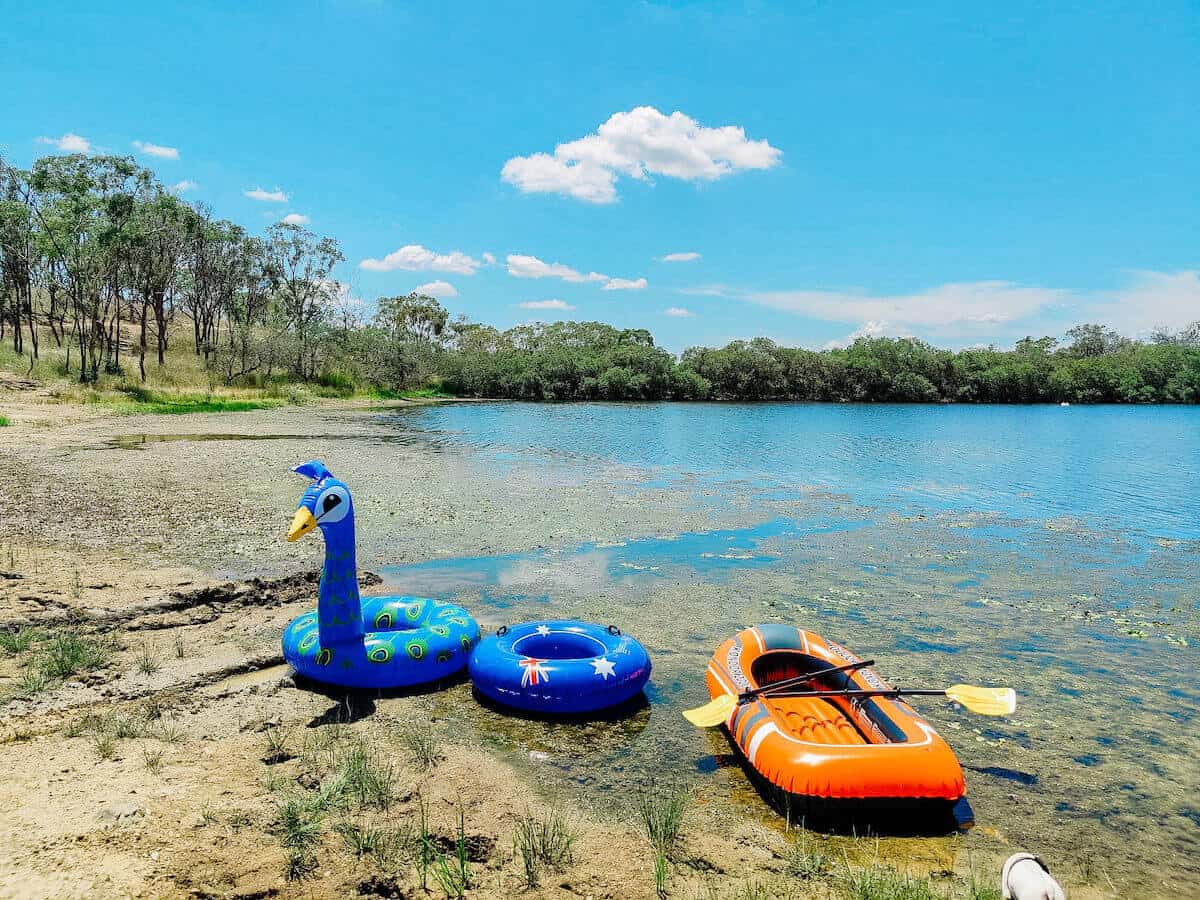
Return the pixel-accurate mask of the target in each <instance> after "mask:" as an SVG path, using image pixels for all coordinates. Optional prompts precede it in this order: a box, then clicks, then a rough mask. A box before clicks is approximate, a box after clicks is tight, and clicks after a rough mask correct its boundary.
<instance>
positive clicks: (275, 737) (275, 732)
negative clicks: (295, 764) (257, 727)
mask: <svg viewBox="0 0 1200 900" xmlns="http://www.w3.org/2000/svg"><path fill="white" fill-rule="evenodd" d="M266 739H267V748H266V752H265V753H264V754H263V758H262V761H263V762H264V763H266V764H267V765H268V766H274V765H277V764H278V763H282V762H287V761H288V760H289V759H292V757H293V754H292V752H291V750H289V749H288V736H287V733H286V732H283V731H280V730H279V729H278V728H268V729H267V731H266Z"/></svg>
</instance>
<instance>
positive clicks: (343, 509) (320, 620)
mask: <svg viewBox="0 0 1200 900" xmlns="http://www.w3.org/2000/svg"><path fill="white" fill-rule="evenodd" d="M292 471H293V472H296V473H297V474H299V475H303V476H304V477H306V478H309V479H312V484H310V485H309V488H308V490H306V491H305V492H304V496H303V497H302V498H301V499H300V505H299V507H298V508H297V510H296V515H295V518H293V519H292V527H291V528H290V529H289V531H288V535H287V538H288V540H289V541H295V540H298V539H299V538H301V537H303V536H304V535H306V534H308V533H309V532H311V531H314V530H315V529H317V528H319V529H320V530H321V534H322V536H323V537H324V538H325V565H324V567H323V568H322V570H321V583H320V587H319V588H318V591H317V608H316V610H314V611H311V612H307V613H304V614H303V615H301V616H297V617H296V618H295V619H293V620H292V622H291V623H290V624H289V625H288V626H287V628H286V629H285V630H284V632H283V656H284V658H285V659H286V660H287V661H288V662H289V663H291V664H292V667H293V668H294V669H295V670H296V671H297V672H298V673H299V674H301V675H303V676H305V677H306V678H311V679H313V680H315V681H322V682H326V683H329V684H337V685H341V686H343V687H352V688H379V689H387V688H403V687H411V686H413V685H417V684H424V683H425V682H429V681H437V680H439V679H442V678H446V677H449V676H451V675H454V674H455V673H457V672H460V671H462V669H463V668H465V667H466V665H467V660H468V659H469V658H470V655H471V651H472V650H473V649H474V648H475V645H476V644H477V643H478V642H479V625H478V624H476V622H475V620H474V619H472V618H471V615H470V613H468V612H467V611H466V610H465V609H463V608H462V607H461V606H454V605H453V604H450V603H440V602H438V601H436V600H428V599H424V598H420V597H407V596H406V597H368V598H366V599H365V600H364V599H360V597H359V594H358V570H357V566H356V563H355V557H354V541H355V538H354V504H353V501H352V500H351V499H350V489H349V488H348V487H346V485H345V484H344V483H343V482H341V481H339V480H338V479H336V478H334V477H333V475H331V474H330V472H329V470H328V469H326V468H325V466H323V465H322V464H321V463H320V462H318V461H316V460H313V461H312V462H308V463H305V464H304V465H302V466H297V467H296V468H295V469H293V470H292Z"/></svg>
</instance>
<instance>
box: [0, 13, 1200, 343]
mask: <svg viewBox="0 0 1200 900" xmlns="http://www.w3.org/2000/svg"><path fill="white" fill-rule="evenodd" d="M3 2H4V6H5V7H6V8H5V9H4V10H3V18H2V19H0V20H2V21H4V22H5V30H6V32H7V34H6V38H5V41H4V51H3V53H0V152H2V153H3V154H4V155H5V156H6V157H7V158H8V159H9V160H10V161H12V162H14V163H15V164H18V165H27V164H28V163H29V162H30V161H31V160H32V159H33V158H34V157H36V156H38V155H41V154H44V153H49V152H61V151H60V148H65V149H71V148H73V147H84V146H86V147H87V148H88V149H89V150H91V151H92V152H120V153H130V154H134V155H137V156H138V158H139V159H140V160H141V161H142V162H144V163H145V164H146V165H148V166H150V167H151V168H153V169H154V170H155V171H156V172H157V173H158V174H159V176H160V177H161V179H162V180H163V181H164V183H167V184H179V183H181V182H188V183H189V184H187V185H185V186H184V188H183V189H181V194H182V196H184V197H186V198H188V199H189V200H192V201H199V202H203V203H206V204H208V205H210V206H211V207H212V208H213V210H214V211H215V212H216V213H217V214H218V215H220V216H224V217H228V218H231V219H234V220H236V221H238V222H241V223H243V224H246V225H247V226H248V227H250V228H252V229H261V228H265V227H266V226H267V225H269V224H270V223H271V222H272V221H276V220H278V219H280V218H282V217H283V216H285V215H295V216H303V217H306V218H307V219H308V221H309V227H311V228H312V229H314V230H315V231H317V232H318V233H321V234H328V235H332V236H334V237H336V238H338V239H339V240H340V241H341V243H342V246H343V249H344V252H345V254H346V257H347V263H346V265H345V267H344V269H343V271H341V272H340V273H339V278H340V279H341V280H343V281H345V282H347V283H348V284H349V285H350V288H351V290H352V292H353V293H354V295H355V296H360V297H362V298H364V299H365V300H366V301H368V302H370V301H372V300H373V299H374V298H375V297H377V296H380V295H386V294H395V293H405V292H408V291H409V290H412V289H413V288H416V287H418V286H420V285H427V284H432V283H438V282H443V283H444V284H445V285H450V290H448V289H447V288H446V287H445V286H444V285H439V286H437V287H436V288H432V289H431V290H433V291H434V292H435V293H440V294H441V295H442V298H443V302H444V303H445V304H446V305H447V306H448V307H449V308H450V309H451V310H452V311H454V312H465V313H466V314H468V315H469V316H471V317H472V318H475V319H480V320H484V321H488V322H492V323H495V324H497V325H500V326H509V325H512V324H515V323H518V322H523V321H527V320H529V319H531V318H541V319H554V318H576V319H599V320H603V321H608V322H612V323H614V324H616V325H620V326H625V327H646V328H649V329H651V330H652V331H653V332H654V334H655V335H656V336H657V337H658V339H659V342H660V343H662V344H663V345H665V346H667V347H668V348H670V349H672V350H675V351H679V350H682V349H683V348H685V347H687V346H690V345H692V344H699V343H704V344H720V343H724V342H725V341H728V340H731V339H735V338H742V337H752V336H755V335H766V336H769V337H772V338H774V339H776V340H779V341H781V342H783V343H788V344H796V345H803V346H809V347H821V346H824V345H826V344H828V343H830V342H840V341H845V340H847V339H848V338H850V337H851V336H853V335H854V334H861V333H880V334H913V335H916V336H918V337H922V338H926V339H929V340H932V341H934V342H936V343H939V344H945V345H950V346H967V345H973V344H978V343H988V342H996V343H1000V344H1010V343H1012V341H1013V340H1014V339H1016V338H1018V337H1021V336H1023V335H1025V334H1029V333H1032V334H1035V335H1041V334H1045V333H1049V334H1061V333H1062V331H1064V330H1065V329H1066V328H1067V327H1069V326H1070V325H1071V324H1073V323H1075V322H1079V321H1095V320H1099V321H1105V322H1109V323H1111V324H1113V325H1115V326H1117V327H1119V328H1120V329H1121V330H1123V331H1125V332H1126V333H1131V334H1132V333H1141V332H1145V331H1146V330H1147V329H1149V328H1151V327H1153V326H1155V325H1157V324H1176V325H1177V324H1181V323H1183V322H1185V321H1188V320H1191V319H1196V318H1200V275H1198V274H1197V270H1198V269H1200V177H1198V176H1200V7H1197V6H1196V5H1195V4H1194V3H1190V2H1170V0H1162V2H1157V3H1154V4H1129V3H1119V4H1118V3H1107V2H1103V0H1099V2H1090V3H1081V4H1067V3H1060V4H1035V3H1028V4H1027V3H1023V2H1005V3H995V4H988V5H983V4H963V3H961V2H947V3H921V4H878V3H861V4H860V3H851V2H846V3H801V2H790V3H765V2H764V3H737V4H734V3H729V4H717V3H628V4H622V3H617V2H612V3H569V2H558V3H554V4H549V3H532V2H531V3H523V4H517V3H500V2H488V3H483V2H481V3H436V4H434V3H429V4H421V5H420V6H417V5H415V4H403V5H402V4H391V3H385V2H372V0H330V2H312V3H306V2H289V3H265V2H256V3H253V4H244V3H237V4H235V3H205V4H158V3H135V2H127V3H123V4H107V5H105V4H95V3H84V2H78V3H54V2H43V3H38V4H29V3H18V2H9V0H3ZM104 6H107V8H103V9H102V8H100V7H104ZM1051 7H1053V8H1051ZM675 114H678V115H675ZM64 138H66V140H64ZM134 142H139V143H138V145H135V143H134ZM171 151H173V152H171ZM256 191H257V194H258V197H260V198H261V199H254V198H253V197H251V196H248V193H253V192H256ZM276 194H279V195H283V196H286V200H278V199H276V200H273V199H270V198H269V196H268V195H276ZM402 248H407V249H402ZM389 254H390V255H391V257H390V258H389ZM669 254H698V256H696V257H695V258H690V259H687V260H679V261H664V259H663V258H664V257H666V256H667V255H669ZM493 259H494V262H492V261H491V260H493ZM370 260H374V261H375V262H374V263H372V262H366V263H365V265H364V261H370ZM535 275H536V276H540V277H532V276H535ZM643 279H644V281H643ZM452 292H453V293H452ZM550 301H558V302H557V303H551V302H550ZM523 303H524V304H530V303H533V304H540V307H535V308H527V307H523V306H521V304H523ZM556 307H572V308H570V309H563V308H556Z"/></svg>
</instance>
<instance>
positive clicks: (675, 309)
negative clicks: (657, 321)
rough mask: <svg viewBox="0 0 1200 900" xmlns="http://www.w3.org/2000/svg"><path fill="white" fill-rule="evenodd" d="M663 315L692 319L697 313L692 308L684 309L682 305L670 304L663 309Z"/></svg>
mask: <svg viewBox="0 0 1200 900" xmlns="http://www.w3.org/2000/svg"><path fill="white" fill-rule="evenodd" d="M663 315H666V316H674V317H675V318H677V319H690V318H691V317H692V316H694V315H696V314H695V313H694V312H692V311H691V310H690V309H684V308H683V307H682V306H669V307H667V308H666V309H664V310H663Z"/></svg>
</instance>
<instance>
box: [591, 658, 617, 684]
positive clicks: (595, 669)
mask: <svg viewBox="0 0 1200 900" xmlns="http://www.w3.org/2000/svg"><path fill="white" fill-rule="evenodd" d="M592 674H593V675H599V676H600V677H602V678H603V679H604V680H605V681H608V676H609V675H616V674H617V667H616V665H615V664H614V663H613V662H612V660H609V659H605V658H604V657H603V656H602V657H600V658H599V659H593V660H592Z"/></svg>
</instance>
